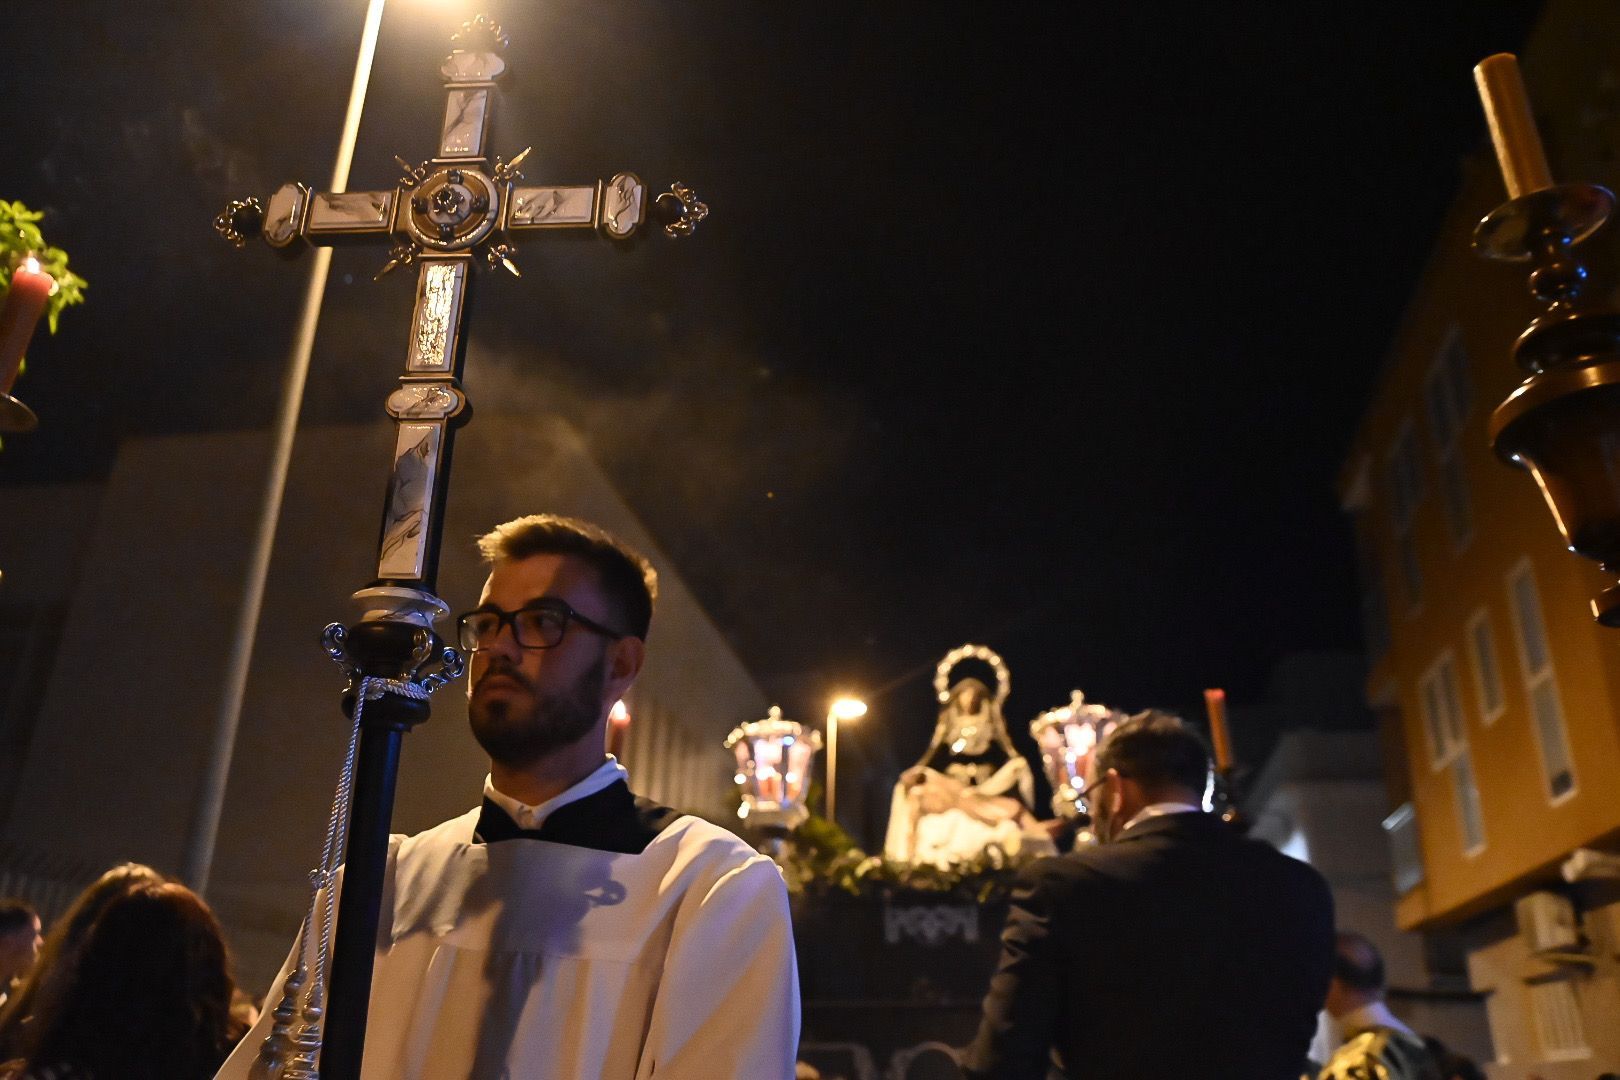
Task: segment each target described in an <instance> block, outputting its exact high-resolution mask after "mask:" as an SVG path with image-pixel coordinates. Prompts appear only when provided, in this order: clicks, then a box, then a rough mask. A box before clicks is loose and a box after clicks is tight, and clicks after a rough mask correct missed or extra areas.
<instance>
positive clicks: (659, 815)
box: [473, 780, 682, 855]
mask: <svg viewBox="0 0 1620 1080" xmlns="http://www.w3.org/2000/svg"><path fill="white" fill-rule="evenodd" d="M681 816H682V814H681V812H680V811H679V810H671V809H670V808H669V807H667V806H660V805H658V804H657V803H655V802H653V801H652V800H651V799H644V798H642V797H641V796H639V795H632V794H631V793H630V786H629V785H628V784H626V783H625V782H624V781H623V780H619V781H616V782H614V783H612V784H609V785H608V786H607V787H605V788H603V789H602V790H601V791H598V792H595V793H594V794H591V795H587V796H585V797H584V798H583V799H575V800H574V801H573V802H571V803H568V804H566V805H564V806H559V807H558V808H557V809H555V810H553V811H552V812H551V813H550V814H548V815H547V816H546V819H545V820H544V821H542V822H541V823H540V827H539V828H538V829H523V828H519V827H518V824H517V822H515V821H513V820H512V818H511V816H510V815H508V814H507V812H506V811H505V810H502V809H501V808H500V807H499V806H496V805H495V803H494V802H492V801H491V800H489V799H487V798H486V799H485V800H484V806H483V809H482V810H481V811H480V812H479V814H478V827H477V828H476V829H474V830H473V843H475V844H499V843H502V842H504V841H507V840H547V841H550V842H551V843H553V844H567V845H569V846H570V847H582V848H590V849H592V850H594V851H612V852H616V853H618V854H620V855H639V854H641V853H642V852H643V851H645V850H647V845H648V844H650V843H652V842H653V840H654V838H656V837H657V836H658V834H659V833H661V832H663V831H664V830H665V829H667V828H669V827H670V826H671V825H673V824H674V823H675V819H676V818H678V817H681Z"/></svg>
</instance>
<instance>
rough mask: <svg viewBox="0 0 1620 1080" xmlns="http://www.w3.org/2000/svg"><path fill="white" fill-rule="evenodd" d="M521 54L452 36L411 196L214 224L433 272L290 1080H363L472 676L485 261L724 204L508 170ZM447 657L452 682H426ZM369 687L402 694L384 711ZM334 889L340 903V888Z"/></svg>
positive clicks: (255, 209)
mask: <svg viewBox="0 0 1620 1080" xmlns="http://www.w3.org/2000/svg"><path fill="white" fill-rule="evenodd" d="M506 44H507V39H506V35H505V33H504V32H503V31H502V30H501V28H500V27H499V26H498V25H496V24H495V23H493V22H492V21H490V20H489V19H488V18H487V17H486V16H483V15H480V16H478V17H477V18H476V19H474V20H472V21H470V22H468V23H466V24H464V25H463V26H462V28H461V30H460V32H459V33H457V34H456V35H455V36H454V38H452V46H453V50H454V51H452V52H451V54H450V56H449V58H448V59H446V60H445V62H444V64H443V66H442V67H441V68H440V73H441V74H442V75H443V76H444V80H445V83H444V85H445V96H446V101H445V111H444V123H443V126H442V128H441V133H440V138H439V149H438V153H437V155H436V156H434V157H433V158H431V159H429V160H428V161H425V162H423V163H422V164H420V165H411V164H410V163H409V162H407V161H405V160H404V159H402V158H397V157H396V158H395V160H396V161H398V162H399V164H400V166H401V168H402V169H403V170H404V175H403V177H402V178H401V179H400V181H399V183H398V186H396V187H394V188H393V189H391V190H387V191H357V192H312V191H311V190H310V189H309V188H308V187H306V186H305V185H303V184H296V183H295V184H286V185H284V186H282V187H281V188H280V189H279V190H277V191H276V192H275V194H273V195H271V196H270V198H269V200H268V202H267V203H265V202H261V201H260V200H258V199H256V198H249V199H240V200H236V201H234V202H232V203H230V205H228V206H227V207H226V208H225V210H224V212H222V213H221V214H220V215H219V216H218V217H217V218H216V219H215V221H214V228H215V229H216V230H218V231H219V233H220V234H221V235H222V236H224V237H225V239H227V240H229V241H230V242H231V243H233V244H235V245H236V246H237V247H242V246H243V245H244V244H246V242H247V241H248V239H250V238H252V237H255V236H259V237H262V238H263V239H264V240H265V241H266V242H267V243H268V244H270V245H271V246H272V247H276V248H283V249H287V248H292V247H294V246H295V245H299V244H305V245H312V244H313V245H319V244H336V243H340V242H352V241H365V240H382V241H389V242H391V243H392V248H391V250H390V252H389V256H388V261H387V263H386V264H385V265H384V266H383V268H382V270H381V271H380V272H379V273H378V275H377V276H378V277H379V278H380V277H382V276H383V274H386V273H388V272H389V271H391V270H394V269H396V268H398V267H402V266H415V267H416V268H417V284H416V306H415V309H414V312H413V314H412V316H411V330H410V337H409V339H408V341H407V344H406V350H405V369H404V372H403V373H402V374H401V375H400V379H399V386H398V387H397V388H396V389H395V390H394V391H393V393H391V394H390V395H389V396H388V399H387V403H386V408H387V411H388V413H389V415H390V416H392V417H393V418H394V422H395V430H396V437H395V442H394V461H393V472H392V476H391V478H390V480H389V484H388V491H387V497H386V500H385V504H384V511H383V520H382V529H381V538H380V540H379V542H378V554H377V575H376V579H375V580H374V581H373V582H372V584H371V585H369V586H368V587H366V588H364V589H361V590H360V591H359V592H357V593H355V599H356V600H358V601H360V605H361V609H362V611H363V612H364V615H363V617H362V618H361V619H360V620H359V621H358V622H357V623H355V624H354V625H352V626H348V627H343V626H340V625H338V624H333V625H332V626H330V627H328V628H327V633H326V635H325V638H324V640H325V641H326V644H327V646H328V649H329V650H330V651H331V652H332V654H333V656H334V657H335V658H337V659H339V660H340V662H343V663H344V664H345V665H346V666H347V667H348V669H349V671H350V673H351V676H352V681H353V684H354V685H352V686H351V692H350V694H349V695H348V696H347V697H346V698H345V707H346V708H348V709H350V710H351V712H352V715H354V716H355V719H356V720H357V724H356V728H357V740H358V741H357V744H352V745H351V748H350V758H349V765H348V766H347V767H346V769H345V777H344V779H343V780H342V781H340V783H339V798H338V808H337V809H336V810H335V811H334V815H333V821H334V825H333V829H332V831H330V832H329V834H328V841H327V846H328V852H327V858H326V859H324V860H323V867H322V870H321V871H319V872H317V875H316V877H317V879H318V882H319V884H321V885H322V886H326V885H330V883H331V882H330V880H329V879H330V877H331V871H332V870H333V869H334V868H335V865H336V858H337V850H335V849H336V848H341V846H342V845H341V837H342V835H343V831H344V830H343V821H342V820H341V819H342V818H343V817H344V814H345V812H346V811H347V809H348V807H349V806H352V808H353V811H352V816H349V817H348V819H347V824H348V828H347V835H348V841H347V853H346V854H347V857H346V859H345V860H344V863H345V869H344V886H343V889H342V899H341V904H340V906H339V908H338V911H337V916H338V917H337V938H336V943H335V944H334V945H333V946H332V948H331V992H330V995H329V996H326V997H324V999H323V994H322V988H321V981H322V980H321V976H322V974H323V973H324V969H325V967H326V963H327V957H326V940H325V939H326V937H327V935H329V934H330V931H331V920H330V902H328V907H327V913H326V919H325V921H324V925H323V926H321V927H320V928H319V930H317V928H315V927H313V926H312V925H311V923H312V922H316V921H318V919H317V918H315V916H317V914H318V913H317V911H316V904H315V903H313V902H312V904H311V914H312V919H311V920H309V921H306V924H305V933H306V935H310V936H311V937H312V938H313V939H316V940H313V941H312V942H311V943H310V944H309V945H308V950H309V952H306V944H305V943H304V942H300V945H299V947H298V948H299V952H300V956H301V957H302V956H305V955H309V953H310V952H313V953H315V954H317V955H318V957H319V962H318V963H317V964H316V965H315V967H314V970H313V971H311V972H305V971H304V968H303V965H302V964H300V965H299V970H298V972H297V973H296V974H295V976H294V978H293V979H290V980H289V983H288V990H287V993H286V994H285V995H284V997H283V1000H282V1002H281V1003H280V1005H278V1006H277V1007H276V1011H275V1019H276V1025H275V1028H274V1029H273V1033H272V1036H271V1038H270V1039H269V1040H267V1043H266V1047H265V1055H264V1060H265V1063H266V1064H267V1065H269V1066H270V1067H271V1073H272V1075H274V1076H277V1077H279V1078H280V1080H299V1078H305V1077H307V1078H309V1080H314V1078H315V1077H316V1076H317V1075H318V1076H319V1077H320V1078H322V1080H358V1077H359V1075H360V1061H361V1052H362V1049H363V1047H364V1043H365V1031H366V1009H367V1005H368V1002H369V997H370V988H371V973H372V961H373V958H374V950H375V946H376V940H377V930H378V925H379V914H380V906H381V899H382V886H383V876H384V871H385V867H386V858H387V852H388V832H389V821H390V818H391V816H392V812H393V800H394V781H395V778H396V775H397V772H398V765H399V750H400V743H401V738H402V736H403V733H404V732H405V731H407V730H409V729H410V728H411V727H413V726H415V725H416V724H418V723H421V722H422V721H423V720H425V719H427V715H428V707H427V691H429V690H431V689H433V688H434V687H435V686H437V685H442V683H444V682H446V681H448V680H449V679H450V678H453V677H455V675H457V674H459V672H460V668H461V658H460V657H459V656H458V655H457V654H456V653H455V650H454V649H451V648H448V647H444V646H443V643H442V642H441V641H439V640H438V638H437V637H436V635H435V634H434V631H433V627H434V624H435V622H436V621H437V620H438V619H440V618H443V617H444V616H445V615H446V614H448V612H449V609H448V607H447V606H446V605H445V603H444V601H442V600H440V599H439V598H438V597H437V596H435V595H434V588H435V580H436V577H437V572H438V556H439V535H440V531H441V529H440V527H441V524H442V522H443V517H444V503H445V498H446V495H447V494H448V489H449V480H450V473H449V461H450V450H451V444H452V441H453V438H454V435H455V429H456V427H457V426H458V419H465V417H466V415H467V414H466V413H465V411H464V410H465V409H466V405H467V398H466V395H465V394H464V393H463V391H462V389H461V376H462V369H463V366H464V363H465V357H466V336H465V333H464V326H465V322H466V315H467V288H468V285H469V282H470V277H471V275H472V273H473V272H474V268H475V266H476V264H477V263H479V262H482V263H484V264H485V266H487V267H488V268H489V269H492V270H493V269H504V270H507V271H509V272H511V273H513V274H516V273H517V272H518V270H517V265H516V261H515V259H516V251H517V248H516V241H517V239H518V238H520V237H524V236H527V235H529V234H536V233H540V232H544V231H547V230H553V229H566V230H587V229H594V230H597V231H599V232H600V233H601V234H602V235H603V236H605V237H607V238H608V239H610V240H615V241H627V240H630V239H631V238H633V237H635V236H637V235H638V234H643V233H645V231H646V230H644V229H643V228H642V226H643V225H645V224H647V223H648V219H649V218H651V219H653V221H654V222H655V223H656V224H659V225H661V226H662V228H663V231H664V232H665V233H666V234H667V235H669V236H671V237H683V236H689V235H691V233H692V231H693V230H694V228H695V227H696V226H697V224H698V222H700V221H702V220H703V218H704V217H705V216H707V214H708V207H706V206H704V205H703V204H702V203H701V202H699V201H698V200H697V197H696V195H695V194H694V193H693V192H692V190H691V189H690V188H687V187H685V186H684V185H682V184H679V183H676V184H674V185H672V187H671V188H670V190H669V191H667V192H664V193H663V194H661V195H659V196H657V198H656V199H653V200H651V201H649V200H648V198H647V189H646V187H645V185H643V184H642V182H641V180H640V179H639V178H638V177H636V176H635V174H633V173H619V174H618V175H616V176H614V177H613V178H612V179H610V180H607V181H598V182H597V183H595V184H587V185H578V186H555V185H554V186H544V187H531V186H525V185H524V184H523V183H522V181H523V175H522V173H521V172H519V170H518V165H519V164H520V163H521V162H522V160H523V158H524V157H525V156H526V155H527V154H528V153H529V151H528V150H524V151H523V152H522V153H520V154H518V155H517V156H516V157H514V158H513V159H512V160H511V161H502V160H500V159H499V158H497V159H496V160H495V163H494V164H493V166H492V165H491V164H490V158H489V153H488V150H487V145H488V143H489V136H490V121H491V118H492V114H493V110H494V104H495V89H496V87H495V84H496V81H497V80H498V79H500V77H501V76H502V74H504V72H505V70H506V65H505V62H504V61H503V60H502V59H501V55H500V54H501V53H502V52H503V51H504V50H505V48H506ZM435 653H437V654H438V661H439V663H440V664H441V666H442V671H441V672H440V673H436V674H433V675H427V676H425V677H423V676H421V675H420V674H419V673H420V672H422V670H423V669H424V667H425V666H426V665H427V663H428V661H429V660H430V658H433V657H434V655H435ZM373 684H374V685H373ZM368 690H374V691H382V690H387V691H391V692H386V693H381V695H380V696H376V693H375V692H373V693H368V692H367V691H368ZM362 717H363V719H362ZM345 789H348V790H347V793H346V792H345ZM322 891H323V893H324V894H325V895H327V896H330V890H329V889H323V890H322ZM306 979H307V980H309V983H312V984H313V986H311V985H309V984H308V983H306ZM267 1004H268V1003H267ZM323 1020H324V1029H325V1045H324V1048H323V1047H322V1045H321V1043H322V1036H321V1029H322V1021H323ZM272 1044H274V1045H272ZM317 1058H318V1059H319V1073H318V1074H317V1072H316V1071H315V1069H316V1060H317Z"/></svg>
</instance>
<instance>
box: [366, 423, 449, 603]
mask: <svg viewBox="0 0 1620 1080" xmlns="http://www.w3.org/2000/svg"><path fill="white" fill-rule="evenodd" d="M443 444H444V422H443V421H437V422H428V423H402V424H400V425H399V437H398V439H397V441H396V442H395V443H394V472H393V476H392V477H391V478H390V479H389V481H388V508H387V509H386V510H385V511H384V512H383V538H382V550H381V553H380V554H379V555H378V557H377V576H378V577H380V578H420V577H421V576H422V568H423V567H424V566H425V565H426V563H427V545H428V531H429V530H428V522H429V520H430V519H431V517H432V513H433V488H434V481H435V479H436V477H437V474H438V471H439V457H440V453H439V451H440V448H441V447H442V446H443Z"/></svg>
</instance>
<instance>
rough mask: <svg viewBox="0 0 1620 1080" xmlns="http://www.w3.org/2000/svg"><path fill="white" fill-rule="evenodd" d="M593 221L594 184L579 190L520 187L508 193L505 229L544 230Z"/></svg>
mask: <svg viewBox="0 0 1620 1080" xmlns="http://www.w3.org/2000/svg"><path fill="white" fill-rule="evenodd" d="M595 220H596V185H595V184H591V185H589V186H580V187H520V188H513V189H512V201H511V204H510V208H509V209H508V211H507V218H506V227H507V228H509V229H544V228H548V227H551V226H555V225H589V224H591V222H593V221H595Z"/></svg>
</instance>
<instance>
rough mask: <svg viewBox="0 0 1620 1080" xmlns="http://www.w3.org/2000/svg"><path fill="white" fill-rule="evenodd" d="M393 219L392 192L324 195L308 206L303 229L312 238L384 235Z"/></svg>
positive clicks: (352, 192) (330, 192)
mask: <svg viewBox="0 0 1620 1080" xmlns="http://www.w3.org/2000/svg"><path fill="white" fill-rule="evenodd" d="M393 217H394V193H393V192H392V191H342V192H334V191H323V192H321V193H320V194H318V195H316V196H315V198H314V201H313V202H312V203H310V207H309V224H308V225H307V226H306V227H305V229H306V231H307V232H309V233H311V234H312V235H319V234H321V233H365V232H387V231H388V226H389V225H390V224H391V223H392V221H393Z"/></svg>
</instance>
